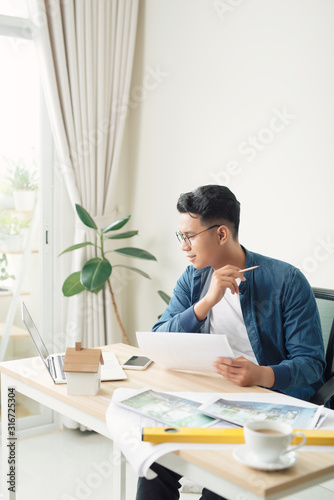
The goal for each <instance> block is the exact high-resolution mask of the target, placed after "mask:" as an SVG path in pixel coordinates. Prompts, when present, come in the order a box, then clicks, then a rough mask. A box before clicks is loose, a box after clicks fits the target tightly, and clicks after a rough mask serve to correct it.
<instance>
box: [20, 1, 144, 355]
mask: <svg viewBox="0 0 334 500" xmlns="http://www.w3.org/2000/svg"><path fill="white" fill-rule="evenodd" d="M29 12H30V19H31V22H32V25H33V38H34V41H35V44H36V49H37V55H38V59H39V63H40V72H41V80H42V87H43V92H44V96H45V99H46V104H47V107H48V112H49V117H50V122H51V127H52V130H53V135H54V140H55V144H56V150H57V155H58V158H59V161H58V162H57V163H56V164H55V165H54V168H57V169H58V170H59V173H60V174H61V175H62V178H63V180H64V184H65V185H66V188H67V191H68V194H69V197H70V200H71V204H72V206H73V209H74V206H75V203H79V204H80V205H82V206H83V207H84V208H85V209H86V210H88V212H89V213H90V214H91V215H92V216H93V218H94V219H95V221H96V223H97V225H98V226H99V227H100V228H102V227H103V226H105V225H107V224H108V223H110V222H112V221H113V219H114V218H115V216H116V215H117V207H115V206H114V205H113V193H114V192H115V190H116V188H117V184H116V183H117V170H118V164H119V154H120V148H121V143H122V137H123V132H124V123H125V113H124V111H123V110H124V108H121V107H120V103H121V102H123V101H124V96H127V95H128V94H129V90H130V81H131V72H132V65H133V57H134V46H135V36H136V25H137V16H138V0H29ZM120 109H122V112H120ZM76 221H77V223H76V225H75V230H74V237H73V243H81V242H84V241H87V240H89V239H90V240H91V238H90V237H89V236H91V235H89V232H90V230H89V229H88V228H86V227H85V226H84V225H83V224H82V223H81V222H80V221H79V219H78V217H77V216H76ZM68 255H72V259H73V261H72V272H74V271H78V270H80V269H81V267H82V265H83V263H84V262H85V261H86V260H87V259H88V258H92V257H93V256H95V255H94V247H87V249H83V250H76V251H75V252H73V253H72V254H68ZM63 258H64V257H63ZM68 300H69V301H70V302H69V304H70V307H69V311H70V313H69V314H70V316H69V318H68V325H67V335H68V339H67V345H70V344H72V345H73V343H74V342H75V341H76V340H82V341H83V345H84V346H85V347H94V346H100V345H105V344H108V343H112V342H115V341H119V340H120V337H119V331H118V332H117V333H116V332H114V331H112V329H111V328H110V325H111V324H112V323H113V320H112V318H111V316H112V314H113V311H112V305H111V302H110V298H109V295H108V293H103V292H100V293H99V294H97V295H95V294H92V293H88V292H83V293H81V294H79V295H77V296H75V297H73V298H70V299H68Z"/></svg>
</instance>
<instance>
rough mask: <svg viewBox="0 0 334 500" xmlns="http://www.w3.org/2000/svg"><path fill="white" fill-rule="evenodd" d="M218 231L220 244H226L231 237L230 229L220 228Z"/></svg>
mask: <svg viewBox="0 0 334 500" xmlns="http://www.w3.org/2000/svg"><path fill="white" fill-rule="evenodd" d="M217 231H218V236H219V242H220V243H225V241H227V240H228V237H229V235H230V230H229V228H228V227H227V226H219V228H218V230H217Z"/></svg>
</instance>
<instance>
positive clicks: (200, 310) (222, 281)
mask: <svg viewBox="0 0 334 500" xmlns="http://www.w3.org/2000/svg"><path fill="white" fill-rule="evenodd" d="M237 278H240V279H241V281H246V278H244V275H243V273H241V272H240V269H239V268H238V267H236V266H230V265H228V266H224V267H221V268H219V269H217V270H216V271H215V272H214V273H213V275H212V278H211V283H210V286H209V290H208V291H207V293H206V295H205V296H204V297H203V298H202V299H201V300H200V301H199V302H197V304H195V306H194V312H195V315H196V317H197V319H198V321H203V320H204V319H205V318H206V316H207V315H208V313H209V311H210V310H211V309H212V308H213V306H215V305H216V304H218V302H220V301H221V299H222V298H223V297H224V295H225V292H226V290H227V289H228V288H229V289H230V290H231V292H232V293H233V294H234V293H239V287H238V284H237V282H236V280H237Z"/></svg>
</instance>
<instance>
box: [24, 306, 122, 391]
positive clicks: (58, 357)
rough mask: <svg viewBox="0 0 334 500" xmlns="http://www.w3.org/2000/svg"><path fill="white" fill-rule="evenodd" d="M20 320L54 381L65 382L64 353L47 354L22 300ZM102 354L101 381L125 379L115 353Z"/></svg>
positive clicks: (56, 382) (57, 382)
mask: <svg viewBox="0 0 334 500" xmlns="http://www.w3.org/2000/svg"><path fill="white" fill-rule="evenodd" d="M22 320H23V322H24V324H25V326H26V328H27V330H28V332H29V334H30V336H31V338H32V340H33V342H34V344H35V346H36V349H37V351H38V353H39V355H40V357H41V359H42V361H43V363H44V364H45V366H46V368H47V370H48V372H49V374H50V376H51V378H52V380H53V381H54V383H55V384H66V382H67V380H66V373H65V372H64V371H63V363H64V358H65V353H57V354H49V351H48V350H47V347H46V345H45V344H44V342H43V339H42V337H41V335H40V333H39V331H38V329H37V327H36V325H35V323H34V321H33V319H32V317H31V315H30V313H29V311H28V309H27V307H26V305H25V304H24V302H23V303H22ZM102 354H103V360H104V365H102V366H101V381H102V382H103V381H107V380H124V379H126V378H127V375H126V373H125V371H124V370H123V368H122V367H121V365H120V364H119V362H118V359H117V357H116V356H115V354H114V353H113V352H103V353H102Z"/></svg>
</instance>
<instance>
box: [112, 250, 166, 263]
mask: <svg viewBox="0 0 334 500" xmlns="http://www.w3.org/2000/svg"><path fill="white" fill-rule="evenodd" d="M113 251H114V252H117V253H120V254H122V255H126V256H128V257H137V258H138V259H145V260H157V259H156V258H155V257H154V255H152V254H151V253H149V252H146V250H142V249H141V248H133V247H126V248H118V249H117V250H113Z"/></svg>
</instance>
